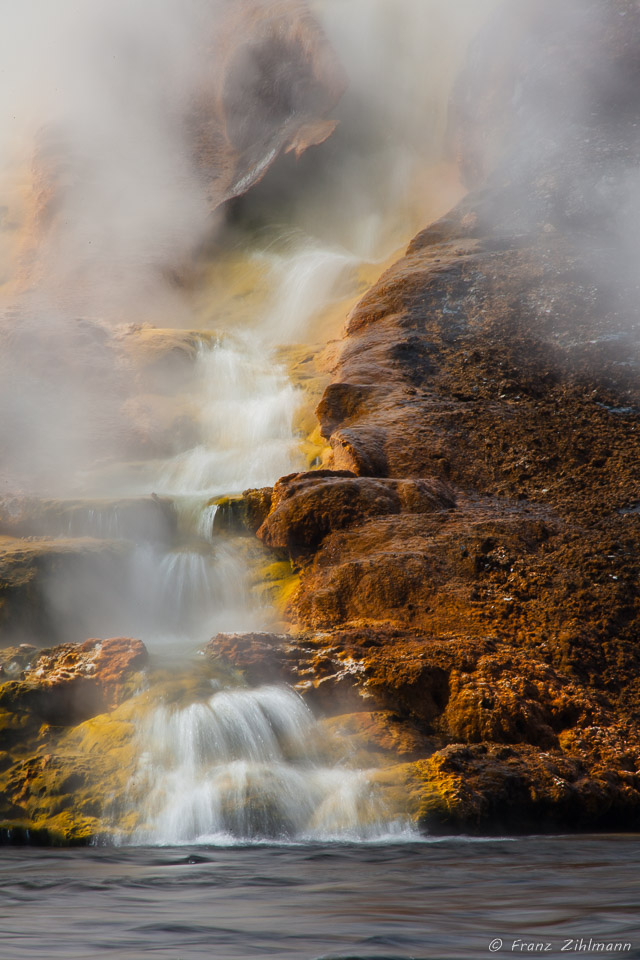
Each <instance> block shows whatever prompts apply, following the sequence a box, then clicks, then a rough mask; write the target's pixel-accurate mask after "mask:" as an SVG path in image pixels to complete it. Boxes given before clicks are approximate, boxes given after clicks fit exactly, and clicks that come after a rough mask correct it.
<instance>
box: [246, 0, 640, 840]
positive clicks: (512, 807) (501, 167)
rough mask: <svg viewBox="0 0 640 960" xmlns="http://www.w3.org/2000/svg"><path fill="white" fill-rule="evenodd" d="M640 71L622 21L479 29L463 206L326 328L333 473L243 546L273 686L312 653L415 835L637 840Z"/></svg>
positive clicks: (284, 499)
mask: <svg viewBox="0 0 640 960" xmlns="http://www.w3.org/2000/svg"><path fill="white" fill-rule="evenodd" d="M505 33H506V34H507V35H508V36H509V37H511V38H512V42H509V43H505V42H504V40H505ZM639 44H640V8H639V7H638V5H637V4H635V3H628V2H622V0H620V2H615V3H611V4H606V5H604V4H597V3H593V4H592V3H579V4H577V3H573V2H571V3H567V4H562V5H557V4H556V5H553V4H546V3H542V4H541V3H537V2H536V3H526V4H517V5H514V4H511V5H507V7H506V8H505V9H504V10H501V11H500V12H499V16H498V18H497V19H496V20H495V21H494V22H493V23H492V24H490V25H489V26H488V28H487V30H486V31H485V32H484V33H483V34H482V36H481V37H480V38H479V39H478V41H477V42H476V44H475V47H474V48H473V49H472V51H471V55H470V59H469V62H468V65H467V67H466V69H465V72H464V74H463V76H462V77H461V80H460V83H459V86H458V90H457V94H456V100H455V109H454V115H453V121H452V136H453V137H454V138H455V140H456V141H457V143H458V146H459V152H460V155H461V159H462V165H463V170H464V172H465V176H466V178H467V181H468V182H469V184H470V185H471V186H472V187H473V188H474V189H472V192H471V193H470V194H469V195H468V197H467V198H466V199H465V200H464V201H463V202H462V203H461V204H460V206H459V207H457V208H456V209H454V210H453V211H452V212H451V213H450V215H448V216H447V217H446V218H444V219H443V220H442V221H440V222H438V223H436V224H434V225H432V226H431V227H429V228H427V229H426V230H425V231H423V232H422V233H421V234H419V235H418V236H417V237H416V238H415V239H414V241H413V242H412V244H411V245H410V247H409V249H408V251H407V254H406V256H405V257H404V258H403V259H402V260H400V261H399V262H398V263H397V264H396V265H395V266H394V267H392V268H391V269H390V270H389V271H388V272H387V273H386V274H384V276H383V277H382V278H381V279H380V281H379V282H378V283H377V284H375V285H374V287H373V288H372V289H371V290H370V291H369V292H368V293H367V294H366V295H365V296H364V298H363V299H362V301H361V302H360V303H359V305H358V306H357V307H356V308H355V310H354V311H353V312H352V314H351V316H350V317H349V318H348V321H347V326H346V333H345V338H344V342H343V345H342V350H341V353H340V356H339V359H338V362H337V364H336V367H335V369H334V380H335V382H334V383H333V384H332V385H331V386H330V387H329V388H328V389H327V391H326V393H325V396H324V398H323V400H322V402H321V403H320V405H319V408H318V417H319V420H320V424H321V428H322V430H323V433H324V436H325V437H326V439H327V440H328V441H329V443H330V444H331V447H332V449H333V465H334V467H335V472H334V473H333V474H332V473H331V472H330V471H329V472H324V473H322V474H317V475H316V478H315V479H314V475H313V474H310V475H301V476H298V477H293V478H291V477H289V478H284V479H283V480H281V481H280V482H279V484H278V485H276V488H275V489H274V498H273V505H272V510H271V513H270V514H269V516H268V517H267V519H266V520H265V522H264V524H263V526H262V527H261V529H260V531H259V535H260V536H261V537H262V538H263V539H264V540H265V542H266V543H269V544H271V545H273V546H277V547H279V548H282V549H286V550H287V551H288V553H289V556H290V558H291V559H292V561H293V562H294V563H296V564H297V565H298V566H299V573H300V586H299V589H298V590H297V592H296V593H295V594H294V596H293V598H292V599H291V600H290V603H289V615H290V617H292V618H293V619H294V620H295V621H297V623H298V625H299V628H300V629H302V630H304V631H306V633H305V634H301V635H300V639H299V641H298V643H299V646H300V653H299V658H298V667H297V668H295V666H292V664H293V663H294V659H295V658H294V657H293V655H292V649H291V641H289V648H288V653H287V658H286V664H287V671H286V676H287V677H291V676H292V675H293V676H294V677H295V676H296V669H297V670H298V673H297V677H298V682H299V683H304V678H305V675H306V671H307V670H308V669H309V667H310V665H311V664H310V659H311V660H313V659H314V658H313V657H311V658H310V656H309V636H310V635H311V636H313V635H314V632H316V633H317V632H318V631H322V633H321V634H318V636H319V637H321V638H322V640H321V643H322V646H323V648H324V649H325V651H326V652H327V654H328V660H333V661H334V663H336V662H340V661H341V660H342V661H347V660H348V662H349V664H350V672H351V677H352V678H353V682H354V686H355V688H356V690H358V691H359V692H360V695H361V701H360V706H361V708H362V707H364V708H365V709H368V710H374V711H375V710H381V709H382V710H392V711H393V713H394V714H395V716H396V717H397V718H398V719H399V720H400V723H401V725H402V724H407V726H408V728H409V727H411V729H417V730H418V731H419V734H420V735H421V736H422V737H426V738H427V739H428V741H429V745H430V746H429V749H428V750H427V748H426V747H424V746H423V749H424V750H425V753H424V756H425V757H426V756H428V754H430V756H429V758H428V759H425V760H424V761H420V762H418V763H416V764H415V765H414V766H413V767H411V769H410V770H408V772H407V777H408V779H407V781H406V783H407V786H406V794H407V796H409V797H412V798H413V800H412V801H411V802H412V803H414V804H417V808H416V807H415V806H414V808H413V809H414V810H416V809H417V815H418V816H419V818H420V819H421V820H422V822H423V823H424V824H425V825H427V826H428V827H429V828H430V829H443V830H449V829H463V830H464V829H471V830H501V829H509V830H518V829H531V828H536V829H537V828H563V829H564V828H571V827H576V828H586V827H612V826H617V827H620V826H624V827H634V826H637V824H638V822H639V819H638V818H639V817H640V740H639V738H638V733H637V722H638V718H639V716H640V660H639V656H638V647H637V635H638V623H639V615H640V595H639V590H638V582H639V580H638V577H639V573H640V570H639V566H638V564H639V561H638V544H639V539H640V526H639V524H640V508H639V507H638V504H639V503H640V482H639V478H640V469H639V468H640V440H639V426H638V425H639V423H640V421H639V419H638V416H639V413H640V378H639V373H640V354H639V339H638V322H637V309H636V302H637V296H636V280H635V272H634V270H633V269H631V265H632V263H633V261H634V258H635V251H637V242H636V234H635V233H634V232H633V229H632V221H633V222H636V221H635V219H634V218H635V217H636V214H637V212H638V208H637V197H638V196H639V195H640V194H638V192H637V189H638V185H640V175H639V174H638V171H637V168H636V166H635V161H634V159H633V158H634V157H635V156H636V155H637V147H638V131H639V130H640V115H639V114H640V107H639V106H638V99H637V75H638V63H639V62H640V60H639V56H638V50H639V49H640V46H639ZM423 484H426V485H427V487H426V488H423V486H422V485H423ZM403 485H404V486H403ZM401 488H402V489H405V490H412V491H414V492H416V493H417V492H418V491H422V490H423V489H427V490H428V491H429V493H428V494H426V498H427V501H428V508H427V507H425V508H424V509H422V508H417V509H416V508H415V507H414V506H413V505H410V504H409V502H408V501H407V500H406V499H405V500H404V501H403V500H402V498H401V497H400V496H399V491H400V489H401ZM445 491H446V493H445ZM421 497H422V495H420V496H418V500H417V502H421ZM415 502H416V501H412V504H413V503H415ZM423 502H424V501H423ZM315 660H316V661H318V660H319V658H318V656H317V654H316V655H315ZM271 662H273V661H271ZM319 668H320V664H319V662H316V663H315V665H314V666H313V671H314V676H315V678H316V684H317V679H318V677H319V676H320V675H321V674H320V670H319ZM254 669H255V662H254ZM330 675H332V676H334V677H336V676H337V675H338V671H337V670H336V669H335V666H334V667H333V668H332V669H331V673H330ZM336 697H337V694H336ZM327 703H328V705H329V710H330V711H331V697H330V696H328V697H327ZM332 712H339V710H335V709H334V710H333V711H332ZM343 712H346V711H343ZM362 728H363V727H362V724H361V725H360V729H362ZM423 743H424V741H423ZM403 769H404V768H403ZM407 769H408V768H407ZM416 784H417V786H416Z"/></svg>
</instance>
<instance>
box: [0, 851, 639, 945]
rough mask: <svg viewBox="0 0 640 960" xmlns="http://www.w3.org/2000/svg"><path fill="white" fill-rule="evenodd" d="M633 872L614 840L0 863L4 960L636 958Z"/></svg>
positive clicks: (6, 855)
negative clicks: (144, 959) (539, 955)
mask: <svg viewBox="0 0 640 960" xmlns="http://www.w3.org/2000/svg"><path fill="white" fill-rule="evenodd" d="M639 858H640V837H621V836H607V837H604V836H601V837H590V836H582V837H553V838H550V837H545V838H541V837H527V838H520V839H511V840H509V839H496V840H468V839H442V840H433V841H429V840H426V841H424V842H419V843H404V844H396V843H389V844H354V845H351V844H344V845H340V844H335V845H327V844H323V845H301V846H275V847H274V846H260V845H255V846H235V847H217V848H214V847H207V846H199V847H178V848H176V847H160V848H158V847H156V848H149V847H131V848H122V849H117V850H114V849H109V848H102V849H100V848H94V849H90V850H86V849H84V850H34V849H24V848H23V849H20V850H18V849H11V850H4V851H3V858H2V864H1V866H0V876H1V878H2V879H1V888H0V905H1V906H0V956H2V958H3V960H36V958H37V960H41V958H45V957H46V958H48V960H102V958H118V960H138V958H140V957H147V956H152V957H154V958H157V960H196V958H197V960H201V958H202V960H205V958H206V960H232V958H233V960H249V958H260V957H276V958H282V960H285V958H290V960H312V958H327V960H328V958H331V960H347V958H349V960H368V958H378V960H381V958H386V960H396V958H397V960H409V958H421V960H422V958H425V960H426V958H430V960H431V958H434V960H435V958H442V960H456V958H461V960H462V958H465V960H466V958H474V960H476V958H481V957H489V956H491V955H492V950H491V949H490V945H491V947H492V948H493V952H494V953H495V955H497V956H504V955H508V956H514V955H515V956H518V955H523V954H524V955H530V954H531V953H532V952H535V953H536V954H537V953H544V956H547V957H562V956H567V955H568V956H572V955H573V956H575V955H576V953H578V954H581V955H587V956H599V957H617V956H625V957H631V958H640V884H639V883H638V879H639V875H640V869H639V867H638V860H639ZM500 941H502V945H501V946H500ZM590 941H591V943H590ZM530 944H539V945H540V944H542V945H543V947H546V945H547V944H550V948H549V949H543V947H541V946H537V947H536V948H535V950H534V949H532V948H531V947H530V946H529V945H530ZM598 944H604V947H605V949H604V950H600V949H599V948H598ZM609 944H611V945H612V949H607V947H608V945H609ZM616 944H619V945H620V946H619V947H616V946H615V945H616ZM563 948H565V949H563Z"/></svg>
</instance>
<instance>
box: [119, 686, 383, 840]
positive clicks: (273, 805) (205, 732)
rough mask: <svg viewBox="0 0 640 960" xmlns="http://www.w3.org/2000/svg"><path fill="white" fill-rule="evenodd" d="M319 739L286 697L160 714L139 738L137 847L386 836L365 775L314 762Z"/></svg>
mask: <svg viewBox="0 0 640 960" xmlns="http://www.w3.org/2000/svg"><path fill="white" fill-rule="evenodd" d="M320 735H321V732H320V729H319V728H318V727H317V725H316V722H315V720H314V718H313V715H312V714H311V712H310V711H309V709H308V708H307V707H306V706H305V705H304V703H303V702H302V700H301V699H300V698H299V697H298V696H297V694H295V693H294V692H293V691H292V690H289V689H287V688H284V687H275V686H272V687H269V686H267V687H260V688H257V689H253V690H245V689H229V690H220V691H217V692H215V693H213V694H212V696H211V697H210V698H209V699H208V700H206V701H204V702H198V703H192V704H191V705H190V706H187V707H182V708H172V707H167V706H160V707H158V708H156V709H155V710H153V711H152V712H151V713H150V714H149V715H148V716H147V717H146V718H145V721H144V723H143V725H142V726H141V729H140V731H139V737H140V740H139V743H140V748H141V758H140V764H139V768H138V770H137V772H136V777H135V789H136V791H137V792H138V794H139V795H140V796H142V797H144V799H143V800H142V801H141V807H142V812H143V815H142V824H141V826H140V827H139V828H138V830H137V831H136V833H135V834H134V840H136V841H138V842H143V843H150V842H151V843H154V842H155V843H195V842H200V843H228V842H229V841H231V840H233V839H234V838H235V839H244V840H248V839H272V840H273V839H278V840H304V839H311V838H314V839H321V838H322V839H325V840H327V839H338V838H341V839H356V840H363V839H368V838H372V837H380V836H381V835H383V834H389V833H392V832H394V831H395V833H396V834H398V833H399V832H400V830H401V825H397V826H396V825H393V824H390V823H389V822H388V817H385V815H384V810H383V809H382V806H381V804H380V802H379V801H378V800H377V798H376V796H375V794H374V791H373V789H372V787H371V783H370V781H369V778H368V776H367V774H366V773H365V772H363V771H360V770H353V769H349V768H348V767H341V766H337V765H333V766H328V765H327V764H326V763H324V764H323V762H322V747H321V743H320Z"/></svg>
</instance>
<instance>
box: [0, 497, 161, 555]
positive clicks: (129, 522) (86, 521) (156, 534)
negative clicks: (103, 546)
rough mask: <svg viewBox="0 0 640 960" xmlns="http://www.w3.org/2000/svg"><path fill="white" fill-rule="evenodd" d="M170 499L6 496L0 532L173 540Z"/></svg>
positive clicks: (1, 504)
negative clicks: (68, 498)
mask: <svg viewBox="0 0 640 960" xmlns="http://www.w3.org/2000/svg"><path fill="white" fill-rule="evenodd" d="M176 530H177V515H176V509H175V506H174V503H173V501H172V500H171V499H169V498H166V497H164V498H163V497H158V496H156V495H155V494H152V495H151V496H148V497H132V498H127V499H107V498H98V499H90V500H87V499H77V500H55V499H40V498H37V497H5V498H4V499H3V500H1V501H0V536H5V537H13V538H16V537H21V538H24V537H34V536H35V537H47V538H56V539H57V538H62V539H72V538H76V537H90V538H95V539H99V540H103V539H106V540H135V541H137V542H144V543H164V544H168V543H171V542H172V541H173V540H174V539H175V536H176Z"/></svg>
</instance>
